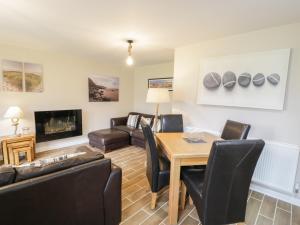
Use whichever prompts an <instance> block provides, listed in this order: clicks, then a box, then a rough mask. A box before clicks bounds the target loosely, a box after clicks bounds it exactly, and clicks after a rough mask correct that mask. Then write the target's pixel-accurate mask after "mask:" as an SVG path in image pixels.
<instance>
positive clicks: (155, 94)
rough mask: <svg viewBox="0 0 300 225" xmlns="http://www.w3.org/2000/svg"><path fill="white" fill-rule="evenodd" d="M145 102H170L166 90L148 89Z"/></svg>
mask: <svg viewBox="0 0 300 225" xmlns="http://www.w3.org/2000/svg"><path fill="white" fill-rule="evenodd" d="M146 102H148V103H167V102H170V94H169V91H168V89H167V88H149V89H148V93H147V99H146Z"/></svg>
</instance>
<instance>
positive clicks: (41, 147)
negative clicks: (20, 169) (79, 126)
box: [36, 136, 88, 152]
mask: <svg viewBox="0 0 300 225" xmlns="http://www.w3.org/2000/svg"><path fill="white" fill-rule="evenodd" d="M87 142H88V138H87V137H86V136H80V137H72V138H64V139H61V140H55V141H48V142H42V143H38V144H37V145H36V152H43V151H49V150H53V149H58V148H65V147H69V146H73V145H79V144H84V143H87Z"/></svg>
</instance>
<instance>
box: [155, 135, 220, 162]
mask: <svg viewBox="0 0 300 225" xmlns="http://www.w3.org/2000/svg"><path fill="white" fill-rule="evenodd" d="M200 135H201V139H202V140H204V141H205V143H189V142H187V141H186V140H185V139H184V137H186V134H185V133H156V134H155V136H156V140H157V142H158V144H160V145H161V146H162V147H163V148H164V150H165V151H166V153H167V156H168V158H169V159H170V158H196V157H208V156H209V153H210V150H211V146H212V143H213V142H214V141H216V140H222V138H220V137H219V136H216V135H213V134H210V133H207V132H201V133H200Z"/></svg>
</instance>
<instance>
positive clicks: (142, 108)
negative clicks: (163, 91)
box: [134, 62, 174, 114]
mask: <svg viewBox="0 0 300 225" xmlns="http://www.w3.org/2000/svg"><path fill="white" fill-rule="evenodd" d="M173 69H174V64H173V62H169V63H163V64H155V65H150V66H140V67H136V68H135V71H134V110H135V111H137V112H143V113H150V114H153V113H154V110H155V105H154V104H149V103H146V96H147V91H148V79H150V78H164V77H173ZM170 94H171V97H172V92H170ZM171 108H172V106H171V103H167V104H161V105H160V110H159V113H161V114H164V113H171Z"/></svg>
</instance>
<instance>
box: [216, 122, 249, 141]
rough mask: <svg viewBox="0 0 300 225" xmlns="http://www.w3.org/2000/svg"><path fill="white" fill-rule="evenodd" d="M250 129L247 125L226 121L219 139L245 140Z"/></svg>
mask: <svg viewBox="0 0 300 225" xmlns="http://www.w3.org/2000/svg"><path fill="white" fill-rule="evenodd" d="M250 128H251V126H250V125H249V124H244V123H240V122H237V121H232V120H227V121H226V124H225V126H224V129H223V132H222V135H221V138H223V139H224V140H235V139H238V140H239V139H240V140H241V139H247V136H248V133H249V130H250Z"/></svg>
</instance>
